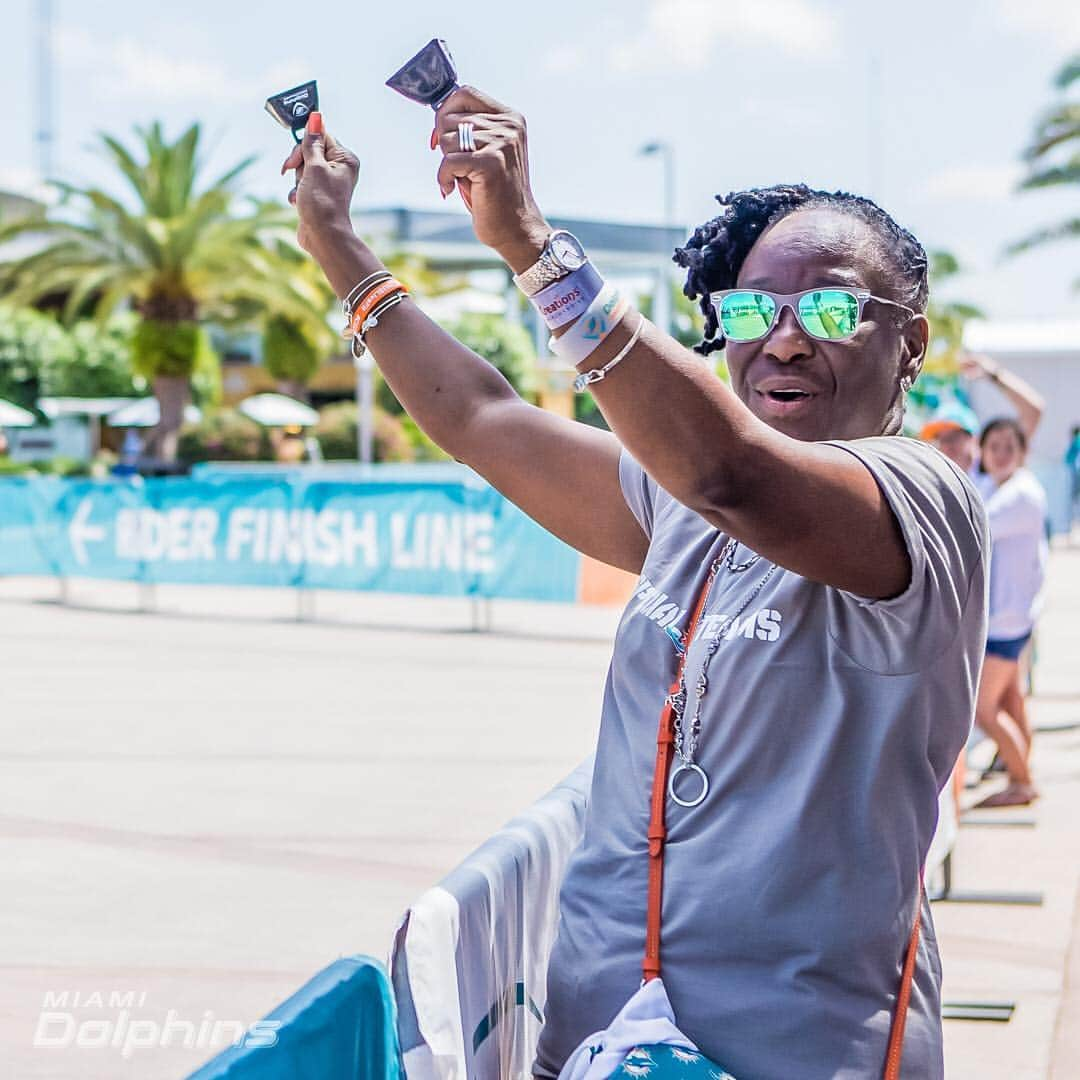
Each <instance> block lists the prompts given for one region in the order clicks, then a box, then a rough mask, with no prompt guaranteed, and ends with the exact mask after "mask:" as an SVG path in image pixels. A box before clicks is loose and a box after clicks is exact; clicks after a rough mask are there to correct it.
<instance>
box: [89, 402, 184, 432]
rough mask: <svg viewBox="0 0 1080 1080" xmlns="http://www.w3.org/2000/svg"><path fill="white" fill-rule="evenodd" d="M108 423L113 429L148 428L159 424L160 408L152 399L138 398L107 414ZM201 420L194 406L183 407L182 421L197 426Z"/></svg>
mask: <svg viewBox="0 0 1080 1080" xmlns="http://www.w3.org/2000/svg"><path fill="white" fill-rule="evenodd" d="M107 419H108V422H109V426H110V427H114V428H133V427H138V428H150V427H157V425H158V424H160V423H161V406H160V405H159V404H158V399H157V398H154V397H146V398H140V399H139V400H138V401H133V402H131V404H130V405H124V406H123V407H122V408H119V409H117V410H116V411H115V412H111V413H109V415H108V417H107ZM201 419H202V411H201V410H200V409H199V408H198V407H197V406H195V405H185V406H184V420H185V421H187V423H189V424H197V423H198V422H199V421H200V420H201Z"/></svg>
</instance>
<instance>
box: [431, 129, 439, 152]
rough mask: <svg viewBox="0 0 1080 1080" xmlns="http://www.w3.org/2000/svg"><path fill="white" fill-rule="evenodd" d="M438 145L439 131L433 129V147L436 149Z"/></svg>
mask: <svg viewBox="0 0 1080 1080" xmlns="http://www.w3.org/2000/svg"><path fill="white" fill-rule="evenodd" d="M438 145H439V132H438V131H437V130H436V131H433V132H432V133H431V149H432V150H434V149H435V147H436V146H438Z"/></svg>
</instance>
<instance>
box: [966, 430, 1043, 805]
mask: <svg viewBox="0 0 1080 1080" xmlns="http://www.w3.org/2000/svg"><path fill="white" fill-rule="evenodd" d="M979 446H980V451H981V465H982V472H981V473H980V475H979V477H978V481H977V482H978V486H979V491H980V494H981V495H982V497H983V500H984V501H985V503H986V512H987V517H988V518H989V521H990V535H991V537H992V539H993V550H992V552H991V556H990V626H989V633H988V640H987V643H986V659H985V661H984V662H983V669H982V677H981V679H980V681H979V696H978V701H977V704H976V707H975V723H976V724H978V725H979V727H980V728H982V730H983V731H985V732H986V734H987V735H989V736H990V738H992V739H993V740H994V741H995V742H996V743H997V746H998V753H999V755H1000V757H1001V760H1002V762H1003V763H1004V765H1005V768H1006V770H1007V771H1008V774H1009V783H1008V785H1007V786H1006V787H1005V788H1004V789H1003V790H1002V791H999V792H997V794H995V795H991V796H990V797H989V798H987V799H984V800H983V801H982V802H981V803H979V806H982V807H990V806H1020V805H1024V804H1026V803H1029V802H1031V801H1032V800H1033V799H1035V798H1036V797H1037V796H1038V791H1037V790H1036V788H1035V785H1034V783H1033V782H1032V777H1031V769H1030V766H1029V758H1030V756H1031V727H1030V724H1029V722H1028V717H1027V709H1026V706H1025V704H1024V694H1023V691H1022V690H1021V687H1020V663H1019V661H1020V655H1021V653H1023V651H1024V649H1025V647H1026V646H1027V644H1028V641H1029V640H1030V638H1031V632H1032V630H1033V629H1034V627H1035V620H1036V618H1037V617H1038V613H1039V607H1040V605H1041V600H1042V587H1043V580H1044V577H1045V571H1046V558H1047V543H1046V494H1045V493H1044V491H1043V489H1042V486H1041V485H1040V484H1039V482H1038V480H1036V479H1035V477H1034V475H1033V474H1032V473H1031V472H1029V471H1028V470H1027V469H1025V468H1024V458H1025V456H1026V454H1027V435H1026V433H1025V431H1024V428H1023V427H1022V426H1021V424H1020V423H1019V422H1018V421H1017V420H1013V419H1011V418H1002V419H998V420H991V421H990V423H988V424H987V425H986V427H985V428H983V432H982V435H981V436H980V439H979Z"/></svg>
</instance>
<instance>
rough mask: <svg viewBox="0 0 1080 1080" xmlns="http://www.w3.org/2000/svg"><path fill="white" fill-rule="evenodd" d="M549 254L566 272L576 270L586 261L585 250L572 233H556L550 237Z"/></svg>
mask: <svg viewBox="0 0 1080 1080" xmlns="http://www.w3.org/2000/svg"><path fill="white" fill-rule="evenodd" d="M551 254H552V255H553V256H554V257H555V261H556V262H557V263H559V265H560V266H562V267H563V268H564V269H566V270H577V269H578V268H579V267H580V266H583V265H584V264H585V262H586V261H587V259H586V255H585V249H584V248H583V247H582V246H581V244H580V243H579V242H578V238H577V237H576V236H574V235H573V234H572V233H568V232H557V233H555V234H554V235H553V236H552V237H551Z"/></svg>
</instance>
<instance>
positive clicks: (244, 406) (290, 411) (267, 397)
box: [240, 394, 319, 427]
mask: <svg viewBox="0 0 1080 1080" xmlns="http://www.w3.org/2000/svg"><path fill="white" fill-rule="evenodd" d="M240 411H241V412H242V413H243V414H244V415H245V416H249V417H251V419H252V420H254V421H255V422H256V423H257V424H262V425H263V427H313V426H314V425H315V424H317V423H318V422H319V414H318V413H317V412H316V411H315V410H314V409H313V408H312V407H311V406H310V405H305V404H304V403H303V402H302V401H297V400H296V398H291V397H287V396H286V395H285V394H256V395H255V396H254V397H249V398H245V399H244V400H243V401H242V402H240Z"/></svg>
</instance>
